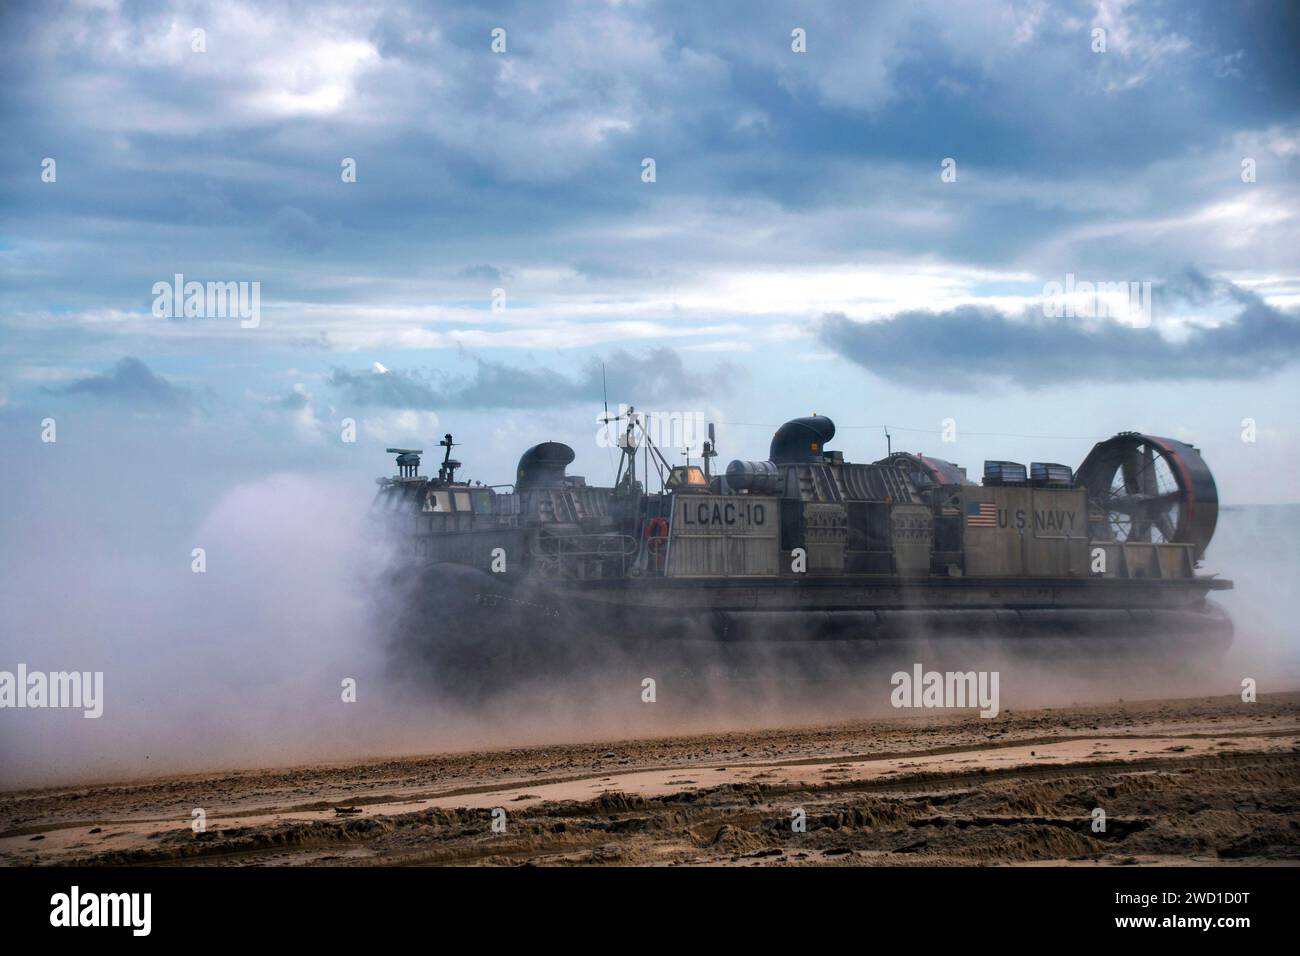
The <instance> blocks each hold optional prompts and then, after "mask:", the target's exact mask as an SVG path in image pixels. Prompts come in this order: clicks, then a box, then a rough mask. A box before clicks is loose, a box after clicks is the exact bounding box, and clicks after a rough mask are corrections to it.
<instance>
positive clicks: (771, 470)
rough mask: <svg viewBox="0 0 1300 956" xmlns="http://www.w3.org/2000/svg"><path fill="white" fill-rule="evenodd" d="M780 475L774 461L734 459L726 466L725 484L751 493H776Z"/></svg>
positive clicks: (778, 487)
mask: <svg viewBox="0 0 1300 956" xmlns="http://www.w3.org/2000/svg"><path fill="white" fill-rule="evenodd" d="M781 477H782V476H781V470H780V469H779V468H777V467H776V464H775V462H770V461H741V460H740V459H736V460H735V461H733V462H732V463H731V464H729V465H728V466H727V484H728V485H730V486H731V487H732V488H734V489H735V490H737V491H748V492H749V493H750V494H752V495H771V494H775V493H777V491H778V490H779V489H780V485H781Z"/></svg>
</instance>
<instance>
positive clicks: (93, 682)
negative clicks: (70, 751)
mask: <svg viewBox="0 0 1300 956" xmlns="http://www.w3.org/2000/svg"><path fill="white" fill-rule="evenodd" d="M6 707H14V708H26V707H33V708H39V707H68V708H80V709H81V710H82V711H84V713H83V714H82V716H83V717H88V718H92V719H93V718H96V717H100V716H102V715H103V713H104V672H103V671H93V672H92V671H50V672H49V673H46V672H44V671H31V672H29V671H28V670H27V665H26V664H19V665H18V670H17V671H16V672H15V671H0V709H3V708H6Z"/></svg>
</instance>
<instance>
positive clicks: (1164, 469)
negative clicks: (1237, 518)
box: [1076, 432, 1219, 560]
mask: <svg viewBox="0 0 1300 956" xmlns="http://www.w3.org/2000/svg"><path fill="white" fill-rule="evenodd" d="M1076 479H1077V480H1078V481H1079V483H1080V484H1082V485H1084V486H1085V487H1086V488H1087V489H1088V501H1089V504H1090V506H1091V507H1090V512H1093V513H1096V514H1100V515H1101V516H1102V520H1101V521H1100V523H1098V522H1096V521H1095V520H1094V521H1093V522H1092V531H1093V534H1094V535H1096V536H1097V537H1098V538H1102V539H1106V540H1112V541H1134V542H1154V543H1162V542H1164V543H1171V544H1193V545H1195V546H1196V558H1197V560H1199V559H1200V558H1201V557H1202V555H1204V554H1205V549H1206V547H1207V546H1208V545H1209V543H1210V539H1211V538H1212V537H1214V526H1215V524H1216V523H1217V522H1218V518H1219V493H1218V489H1217V488H1216V487H1215V484H1214V476H1213V475H1212V474H1211V473H1210V469H1209V468H1208V467H1207V466H1206V464H1205V461H1204V459H1202V458H1201V453H1200V452H1199V451H1197V450H1196V448H1194V447H1193V446H1191V445H1188V444H1187V443H1186V442H1180V441H1177V440H1176V439H1173V438H1161V437H1159V436H1156V435H1143V434H1140V433H1138V432H1121V433H1120V434H1118V435H1116V436H1115V437H1114V438H1108V439H1106V440H1105V441H1102V442H1098V443H1097V444H1096V445H1094V446H1093V449H1092V451H1091V452H1089V453H1088V457H1087V458H1085V459H1084V460H1083V464H1082V465H1080V466H1079V470H1078V471H1077V472H1076Z"/></svg>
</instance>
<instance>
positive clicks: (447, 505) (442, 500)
mask: <svg viewBox="0 0 1300 956" xmlns="http://www.w3.org/2000/svg"><path fill="white" fill-rule="evenodd" d="M431 499H432V501H433V510H434V511H443V512H446V511H450V510H451V496H450V495H448V494H447V492H445V491H435V492H434V493H433V495H432V496H431Z"/></svg>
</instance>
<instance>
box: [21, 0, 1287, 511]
mask: <svg viewBox="0 0 1300 956" xmlns="http://www.w3.org/2000/svg"><path fill="white" fill-rule="evenodd" d="M0 17H3V23H0V53H2V54H3V56H2V57H0V104H3V105H2V107H0V108H2V109H3V115H4V128H5V135H4V136H3V137H2V138H0V164H2V165H3V171H4V176H3V183H4V187H3V193H0V275H2V276H3V284H2V286H0V429H2V430H3V436H4V438H5V441H6V446H7V447H8V448H9V449H10V451H11V452H12V455H13V458H14V462H15V468H14V473H15V474H18V475H26V476H27V477H26V479H24V478H22V477H20V478H18V479H15V480H17V481H19V482H21V481H24V480H30V481H31V482H33V483H35V482H38V481H39V480H40V478H39V475H40V472H39V470H31V471H28V470H26V469H25V468H24V467H23V466H21V465H19V464H18V459H19V458H26V456H24V455H23V454H22V453H21V451H20V449H21V448H23V447H28V446H30V448H31V450H32V455H35V454H37V449H38V448H39V446H38V445H37V444H36V442H37V436H38V435H39V429H40V424H39V423H40V422H41V420H42V419H44V418H45V417H54V418H55V419H56V420H57V421H58V422H59V427H60V429H61V437H60V446H61V447H60V450H59V454H60V455H64V456H69V457H67V459H66V460H67V462H68V463H69V466H71V463H72V462H73V461H85V460H86V457H85V456H92V457H93V459H94V460H95V461H97V462H100V463H101V464H102V465H103V468H104V470H105V471H108V472H110V473H111V472H113V467H112V465H113V463H123V465H124V467H125V465H126V463H127V459H129V464H130V468H129V469H127V470H128V471H129V472H130V473H131V474H132V475H137V474H138V471H137V469H140V468H142V467H143V465H142V464H141V463H142V462H143V463H146V464H147V463H150V462H152V461H153V456H156V455H160V454H162V450H170V452H169V453H175V454H177V455H181V456H184V457H185V459H186V460H187V461H190V462H193V466H194V469H195V471H196V472H202V473H203V474H204V475H205V477H204V478H202V479H198V483H199V485H203V483H204V482H211V483H219V482H220V481H241V480H247V479H251V478H255V477H257V476H259V475H265V474H269V473H272V472H277V471H284V470H293V469H297V468H304V469H311V470H325V471H330V472H337V473H339V474H341V475H345V476H348V478H349V480H355V481H357V482H358V487H364V485H365V483H366V482H367V480H368V476H370V475H371V474H378V473H382V472H386V471H387V470H388V467H389V466H388V464H387V462H386V461H385V457H384V455H383V454H382V449H383V447H384V446H386V445H389V444H403V445H410V444H416V443H418V444H419V445H422V446H423V447H425V448H432V447H433V443H434V442H435V441H436V439H437V437H438V436H440V435H441V434H442V433H443V432H444V431H452V432H454V433H456V435H457V440H458V441H463V442H464V443H465V444H464V447H462V448H461V449H460V450H459V451H458V454H459V457H461V459H462V460H463V461H465V462H466V465H467V467H468V471H469V473H470V477H476V478H481V479H483V480H485V481H492V482H495V481H505V480H508V479H509V477H510V474H511V472H512V467H513V462H514V459H515V458H516V457H517V455H518V454H519V452H520V451H522V450H523V448H524V447H526V446H527V445H529V444H531V443H533V442H535V441H540V440H544V439H559V440H566V441H569V442H570V443H571V444H573V445H574V447H575V450H576V451H577V453H578V462H577V465H576V466H575V467H576V468H577V469H578V470H581V471H584V472H586V473H587V474H588V475H589V477H590V478H591V479H592V480H599V481H603V480H607V478H608V477H610V476H611V475H612V468H611V462H610V461H609V458H610V454H609V452H608V450H607V449H603V448H600V447H599V446H598V445H597V444H596V442H595V441H594V435H595V431H596V429H595V427H594V418H595V416H596V414H597V413H598V411H599V403H600V399H601V395H600V390H599V385H598V383H599V380H600V379H599V375H598V369H599V365H600V363H601V362H602V361H603V362H605V363H606V365H607V368H608V377H609V383H610V399H611V400H612V401H613V402H633V403H636V404H638V405H639V406H641V407H644V408H651V409H662V410H699V411H702V412H703V413H704V414H706V415H707V416H708V417H709V418H710V419H712V420H714V421H717V422H718V423H719V433H720V435H719V437H720V444H721V446H722V449H721V450H722V455H723V456H724V459H726V458H730V457H741V458H761V457H763V455H764V453H765V450H766V447H767V440H768V437H769V435H770V431H771V428H772V426H774V425H775V424H777V423H779V422H781V421H782V420H784V419H786V418H790V417H794V416H796V415H801V414H807V413H808V412H811V411H817V412H820V413H822V414H828V415H830V416H832V417H833V418H834V419H835V420H836V421H837V422H838V423H840V425H841V432H840V438H839V439H838V440H837V442H836V445H837V446H838V447H841V448H843V449H844V450H845V453H846V455H847V456H848V457H850V458H856V459H873V458H876V457H879V456H880V455H882V454H883V453H884V441H883V437H882V433H881V431H880V430H879V429H876V428H870V427H866V426H874V425H876V424H879V423H890V424H892V425H893V426H895V436H896V439H895V447H896V448H897V447H899V446H900V445H901V446H903V447H907V448H910V449H916V450H925V451H928V452H931V453H933V454H937V455H940V456H942V457H946V458H950V459H953V460H956V461H958V462H960V463H962V464H964V465H966V466H967V467H968V468H970V469H971V471H972V473H978V471H979V466H980V461H981V460H982V459H983V458H986V457H988V458H1017V459H1020V460H1025V461H1028V460H1030V459H1033V460H1058V461H1064V462H1066V463H1069V464H1077V463H1078V461H1079V460H1081V458H1082V457H1083V454H1084V453H1086V451H1087V449H1088V447H1089V446H1090V444H1091V440H1092V439H1093V438H1099V437H1102V436H1105V435H1108V434H1112V433H1114V432H1115V431H1117V430H1120V429H1126V428H1135V429H1143V430H1150V431H1152V432H1154V433H1157V434H1165V435H1170V436H1173V437H1177V438H1182V439H1184V440H1190V441H1193V442H1195V443H1197V444H1198V445H1200V446H1202V447H1203V448H1204V449H1205V451H1206V454H1207V457H1208V459H1209V461H1210V464H1211V467H1212V468H1213V469H1214V470H1215V473H1216V475H1217V476H1218V477H1219V480H1220V486H1221V491H1222V492H1223V495H1224V498H1225V500H1228V501H1234V502H1252V501H1254V502H1258V501H1295V500H1297V498H1298V497H1300V496H1298V495H1297V493H1296V487H1297V484H1296V479H1295V477H1294V476H1295V475H1296V473H1297V469H1300V436H1297V432H1296V427H1295V422H1294V415H1295V409H1296V407H1297V398H1300V389H1298V388H1297V384H1298V380H1297V375H1296V365H1295V363H1296V359H1297V358H1298V357H1300V326H1298V325H1297V321H1298V315H1300V252H1298V250H1300V219H1298V218H1297V216H1298V214H1300V176H1298V173H1300V55H1298V54H1297V50H1298V49H1300V42H1297V41H1298V40H1300V14H1297V12H1296V7H1295V5H1294V4H1286V3H1280V2H1279V3H1268V2H1252V3H1238V4H1228V3H1217V2H1208V3H1189V2H1179V3H1155V2H1141V0H1133V2H1117V0H1103V2H1060V3H1046V2H995V0H984V2H980V3H962V2H952V0H944V2H937V3H926V2H908V3H872V4H862V3H826V2H818V3H803V4H799V3H789V4H780V3H774V4H762V5H754V4H698V3H650V2H623V3H614V2H583V3H578V2H574V3H550V4H523V3H519V4H513V3H501V4H473V5H469V4H465V5H455V4H408V3H385V2H376V3H367V4H329V3H282V4H276V3H265V4H255V5H254V4H244V3H238V2H236V3H213V4H208V3H140V4H125V3H121V4H119V3H112V2H87V3H72V4H65V5H60V4H54V5H49V4H30V5H24V4H21V3H19V4H12V5H8V6H7V7H6V8H5V10H4V12H3V13H2V14H0ZM495 28H502V29H504V30H505V31H506V33H505V36H506V50H505V52H502V53H494V52H493V51H492V49H491V42H492V31H493V30H494V29H495ZM796 28H798V29H802V30H804V31H805V32H806V52H803V53H796V52H794V51H793V50H792V48H791V45H792V40H791V32H792V31H793V30H795V29H796ZM195 30H202V31H203V40H204V44H203V45H204V47H205V49H204V50H203V51H202V52H198V51H196V50H195V49H194V39H193V37H194V31H195ZM1098 30H1101V31H1104V37H1105V50H1104V51H1103V52H1094V50H1093V46H1094V45H1095V43H1096V41H1095V36H1096V32H1095V31H1098ZM46 158H52V159H54V160H55V162H56V164H57V165H56V171H57V178H56V179H55V181H53V182H45V181H43V180H42V175H41V174H42V162H43V160H44V159H46ZM346 158H351V159H354V160H355V162H356V172H357V175H356V182H344V181H343V178H342V176H341V174H340V172H341V164H342V162H343V161H344V159H346ZM646 158H653V159H654V161H655V173H656V176H655V181H654V182H652V183H647V182H644V181H643V178H642V170H643V160H644V159H646ZM945 159H951V160H954V161H955V170H956V178H955V181H944V178H943V177H941V171H942V168H943V167H942V164H943V162H944V160H945ZM1247 160H1249V161H1250V162H1251V166H1252V167H1253V170H1254V177H1253V181H1251V182H1245V181H1243V176H1242V171H1243V162H1245V161H1247ZM177 273H183V274H184V275H185V277H186V278H187V279H192V280H199V281H221V282H227V281H247V282H258V283H260V289H261V321H260V323H259V325H258V326H257V327H256V328H241V327H240V323H239V322H238V321H236V320H232V319H227V318H191V319H168V318H158V317H156V316H155V315H154V314H153V313H152V311H151V306H152V304H153V294H152V292H151V290H152V288H153V286H154V284H155V283H156V282H159V281H170V279H171V277H172V276H173V275H174V274H177ZM1067 276H1075V277H1077V278H1078V279H1080V280H1086V281H1092V282H1108V283H1118V282H1125V283H1127V282H1136V283H1145V282H1149V283H1151V289H1152V293H1151V296H1152V298H1151V301H1152V309H1151V323H1150V325H1149V327H1148V326H1144V325H1139V326H1135V325H1134V324H1133V323H1132V322H1131V321H1120V320H1117V319H1111V318H1096V317H1092V318H1089V317H1073V316H1072V317H1069V318H1065V319H1059V318H1058V319H1048V318H1046V317H1045V316H1044V310H1043V297H1044V289H1045V286H1046V285H1047V284H1048V283H1052V282H1060V283H1064V282H1065V281H1066V277H1067ZM494 289H501V290H504V293H505V307H504V309H501V310H499V311H494V310H493V308H492V296H493V290H494ZM345 418H353V419H355V420H356V421H357V422H358V423H359V440H358V441H357V443H356V444H345V443H343V442H341V441H340V438H339V436H340V433H341V429H340V423H341V422H342V420H343V419H345ZM948 418H951V419H954V420H955V422H956V426H957V436H958V440H957V442H955V443H952V444H943V443H941V442H940V437H939V436H940V428H941V423H942V422H943V420H944V419H948ZM1248 418H1249V419H1253V420H1254V421H1255V422H1256V423H1257V428H1258V441H1256V442H1253V443H1247V442H1243V441H1242V440H1241V433H1242V421H1243V420H1244V419H1248ZM64 436H66V437H64ZM1023 436H1043V437H1034V438H1030V437H1023ZM69 443H71V445H69ZM77 449H80V452H78V451H77ZM6 457H9V453H8V452H7V456H6ZM607 472H609V473H610V475H607V474H606V473H607ZM192 494H193V496H194V498H195V501H196V502H198V501H199V500H201V499H202V498H203V492H202V490H201V489H196V490H194V491H193V492H192ZM194 507H195V508H199V504H197V503H195V504H194ZM181 511H182V512H184V509H181Z"/></svg>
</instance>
